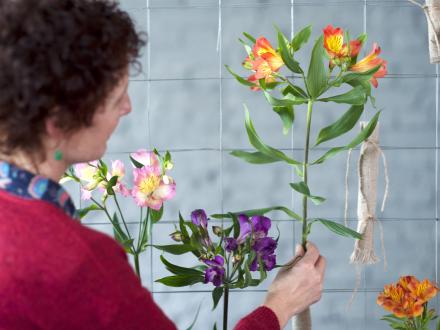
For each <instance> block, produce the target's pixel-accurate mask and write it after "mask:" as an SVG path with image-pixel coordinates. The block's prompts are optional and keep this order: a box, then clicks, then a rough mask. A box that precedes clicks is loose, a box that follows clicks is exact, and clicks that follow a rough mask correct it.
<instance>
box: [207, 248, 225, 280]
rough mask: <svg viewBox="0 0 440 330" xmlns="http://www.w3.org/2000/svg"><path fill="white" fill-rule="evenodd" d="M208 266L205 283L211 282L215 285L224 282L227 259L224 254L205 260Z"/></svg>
mask: <svg viewBox="0 0 440 330" xmlns="http://www.w3.org/2000/svg"><path fill="white" fill-rule="evenodd" d="M203 262H204V263H205V264H207V265H208V268H207V269H206V270H205V283H209V282H211V283H212V284H214V286H220V285H222V284H223V277H224V275H225V269H224V267H223V266H224V264H225V259H223V257H222V256H220V255H217V256H215V257H214V259H206V260H203Z"/></svg>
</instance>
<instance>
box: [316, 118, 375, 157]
mask: <svg viewBox="0 0 440 330" xmlns="http://www.w3.org/2000/svg"><path fill="white" fill-rule="evenodd" d="M379 115H380V111H378V112H377V113H376V114H375V115H374V117H373V118H372V119H371V120H370V122H369V123H368V125H367V126H366V127H365V128H364V129H363V130H362V131H361V132H360V133H359V134H358V135H357V136H356V137H355V138H354V140H352V141H351V142H350V143H349V144H348V145H346V146H345V147H336V148H332V149H330V150H329V151H327V152H326V153H325V154H324V156H322V157H321V158H319V159H317V160H315V161H314V162H313V163H311V164H312V165H315V164H321V163H323V162H324V161H325V160H327V159H328V158H330V157H332V156H334V155H336V154H337V153H339V152H341V151H344V150H348V149H353V148H355V147H356V146H357V145H359V144H360V143H362V142H363V141H365V140H366V139H368V137H369V136H370V135H371V133H373V131H374V129H375V128H376V125H377V121H378V120H379Z"/></svg>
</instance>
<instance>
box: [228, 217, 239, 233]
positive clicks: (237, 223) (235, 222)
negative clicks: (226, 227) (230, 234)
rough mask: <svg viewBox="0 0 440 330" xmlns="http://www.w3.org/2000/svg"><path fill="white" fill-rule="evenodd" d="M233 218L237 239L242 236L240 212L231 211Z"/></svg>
mask: <svg viewBox="0 0 440 330" xmlns="http://www.w3.org/2000/svg"><path fill="white" fill-rule="evenodd" d="M229 214H230V216H231V219H232V227H233V230H234V238H235V239H237V238H238V236H240V222H239V221H238V216H239V214H233V213H229Z"/></svg>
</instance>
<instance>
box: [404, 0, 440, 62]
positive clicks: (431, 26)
mask: <svg viewBox="0 0 440 330" xmlns="http://www.w3.org/2000/svg"><path fill="white" fill-rule="evenodd" d="M408 1H409V2H411V3H413V4H415V5H416V6H418V7H420V8H422V9H423V11H424V12H425V16H426V20H427V22H428V38H429V57H430V61H431V63H433V64H434V63H440V0H426V4H425V5H422V4H421V3H419V2H417V1H416V0H408Z"/></svg>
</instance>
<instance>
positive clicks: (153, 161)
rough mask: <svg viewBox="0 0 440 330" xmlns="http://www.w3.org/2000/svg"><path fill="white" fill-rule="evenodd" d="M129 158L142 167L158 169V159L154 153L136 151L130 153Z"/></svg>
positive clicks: (143, 150) (142, 150)
mask: <svg viewBox="0 0 440 330" xmlns="http://www.w3.org/2000/svg"><path fill="white" fill-rule="evenodd" d="M130 156H131V158H133V159H134V160H135V161H137V162H139V163H141V164H142V165H144V166H149V167H154V168H158V169H160V162H159V158H158V157H157V155H156V154H155V153H154V152H151V151H148V150H145V149H139V150H138V151H136V152H134V153H132V154H131V155H130Z"/></svg>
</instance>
